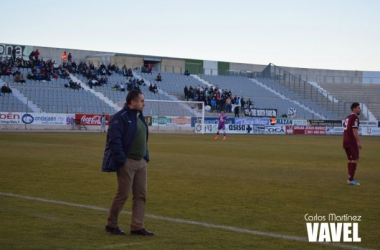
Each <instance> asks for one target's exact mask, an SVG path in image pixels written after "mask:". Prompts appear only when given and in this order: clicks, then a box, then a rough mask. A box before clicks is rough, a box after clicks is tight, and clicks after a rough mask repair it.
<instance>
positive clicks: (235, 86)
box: [200, 75, 315, 119]
mask: <svg viewBox="0 0 380 250" xmlns="http://www.w3.org/2000/svg"><path fill="white" fill-rule="evenodd" d="M200 77H201V78H202V79H204V80H206V81H207V82H210V83H211V84H213V85H215V86H219V87H220V88H222V89H227V90H231V91H232V92H233V93H234V95H238V96H240V97H244V98H245V99H248V98H250V99H251V100H253V101H254V103H255V107H256V108H273V109H277V110H278V113H279V114H280V115H282V114H287V113H288V108H294V107H295V106H296V105H295V104H294V103H293V102H291V101H289V100H284V99H282V98H279V97H278V96H277V95H275V94H273V93H272V92H270V91H268V90H266V89H265V88H263V87H261V86H259V85H257V84H255V83H254V82H252V81H250V80H249V79H248V78H246V77H239V76H210V75H200ZM296 108H297V117H299V118H309V119H311V118H315V115H314V114H313V113H312V112H310V111H307V110H305V109H303V108H300V107H296Z"/></svg>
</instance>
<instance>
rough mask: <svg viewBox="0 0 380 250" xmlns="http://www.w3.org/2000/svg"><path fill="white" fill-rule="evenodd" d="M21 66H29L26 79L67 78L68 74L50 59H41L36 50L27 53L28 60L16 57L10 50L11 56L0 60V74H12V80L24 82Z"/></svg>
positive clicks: (49, 79)
mask: <svg viewBox="0 0 380 250" xmlns="http://www.w3.org/2000/svg"><path fill="white" fill-rule="evenodd" d="M21 68H29V69H31V71H29V72H28V75H27V79H29V80H36V81H43V80H45V81H51V80H52V79H58V78H59V77H61V78H67V77H68V76H69V74H68V73H67V72H66V71H65V70H64V69H63V67H62V66H61V65H59V64H58V63H56V62H55V61H52V60H46V61H45V60H43V59H42V58H40V53H39V51H38V49H37V50H35V51H32V52H31V53H30V54H29V61H28V60H24V58H23V57H17V58H16V55H15V53H13V51H12V56H11V57H4V58H3V59H2V60H1V61H0V76H1V75H4V76H13V77H14V79H13V80H14V82H20V83H24V82H25V79H24V76H23V75H22V74H21V73H20V69H21Z"/></svg>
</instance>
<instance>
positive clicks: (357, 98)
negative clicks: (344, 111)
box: [319, 83, 380, 120]
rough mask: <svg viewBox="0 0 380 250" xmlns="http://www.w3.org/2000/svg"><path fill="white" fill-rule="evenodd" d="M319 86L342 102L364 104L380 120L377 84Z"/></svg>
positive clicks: (378, 87) (379, 89) (327, 84)
mask: <svg viewBox="0 0 380 250" xmlns="http://www.w3.org/2000/svg"><path fill="white" fill-rule="evenodd" d="M319 85H320V86H321V87H322V88H324V89H325V90H326V91H328V92H329V93H330V94H332V95H333V96H334V97H335V98H337V99H338V100H340V101H343V102H346V103H347V104H346V106H349V105H350V104H351V102H361V103H364V104H365V105H366V106H367V107H368V108H369V110H370V111H371V112H372V113H373V115H374V116H375V117H376V119H377V120H380V85H376V84H342V83H340V84H339V83H319Z"/></svg>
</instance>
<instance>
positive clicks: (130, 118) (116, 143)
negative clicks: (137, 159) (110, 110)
mask: <svg viewBox="0 0 380 250" xmlns="http://www.w3.org/2000/svg"><path fill="white" fill-rule="evenodd" d="M137 119H141V120H142V121H143V122H144V124H145V126H146V141H147V143H148V135H149V132H148V125H147V124H146V122H145V118H144V116H143V114H142V113H140V114H139V116H137V110H135V109H130V108H129V107H128V106H127V105H125V106H124V108H123V109H122V110H120V111H119V112H117V113H116V114H115V115H114V116H113V118H112V120H111V122H110V125H109V128H108V133H107V141H106V149H105V150H104V158H103V165H102V171H103V172H118V171H119V167H121V166H123V165H124V164H125V162H126V161H127V157H128V152H129V149H130V148H131V144H132V142H133V139H134V138H135V135H136V131H137ZM144 159H145V160H146V161H147V162H148V161H149V152H148V147H147V150H146V155H145V157H144Z"/></svg>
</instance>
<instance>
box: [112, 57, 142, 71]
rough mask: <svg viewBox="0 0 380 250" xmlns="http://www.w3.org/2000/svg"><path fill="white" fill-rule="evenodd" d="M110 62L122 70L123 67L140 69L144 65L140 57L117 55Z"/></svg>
mask: <svg viewBox="0 0 380 250" xmlns="http://www.w3.org/2000/svg"><path fill="white" fill-rule="evenodd" d="M111 62H112V63H114V64H116V65H117V66H119V68H122V67H123V66H124V65H125V66H127V68H128V69H129V68H131V69H133V68H136V67H141V66H142V65H143V64H144V58H143V57H142V56H123V55H119V54H117V55H116V56H114V57H112V58H111Z"/></svg>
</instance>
